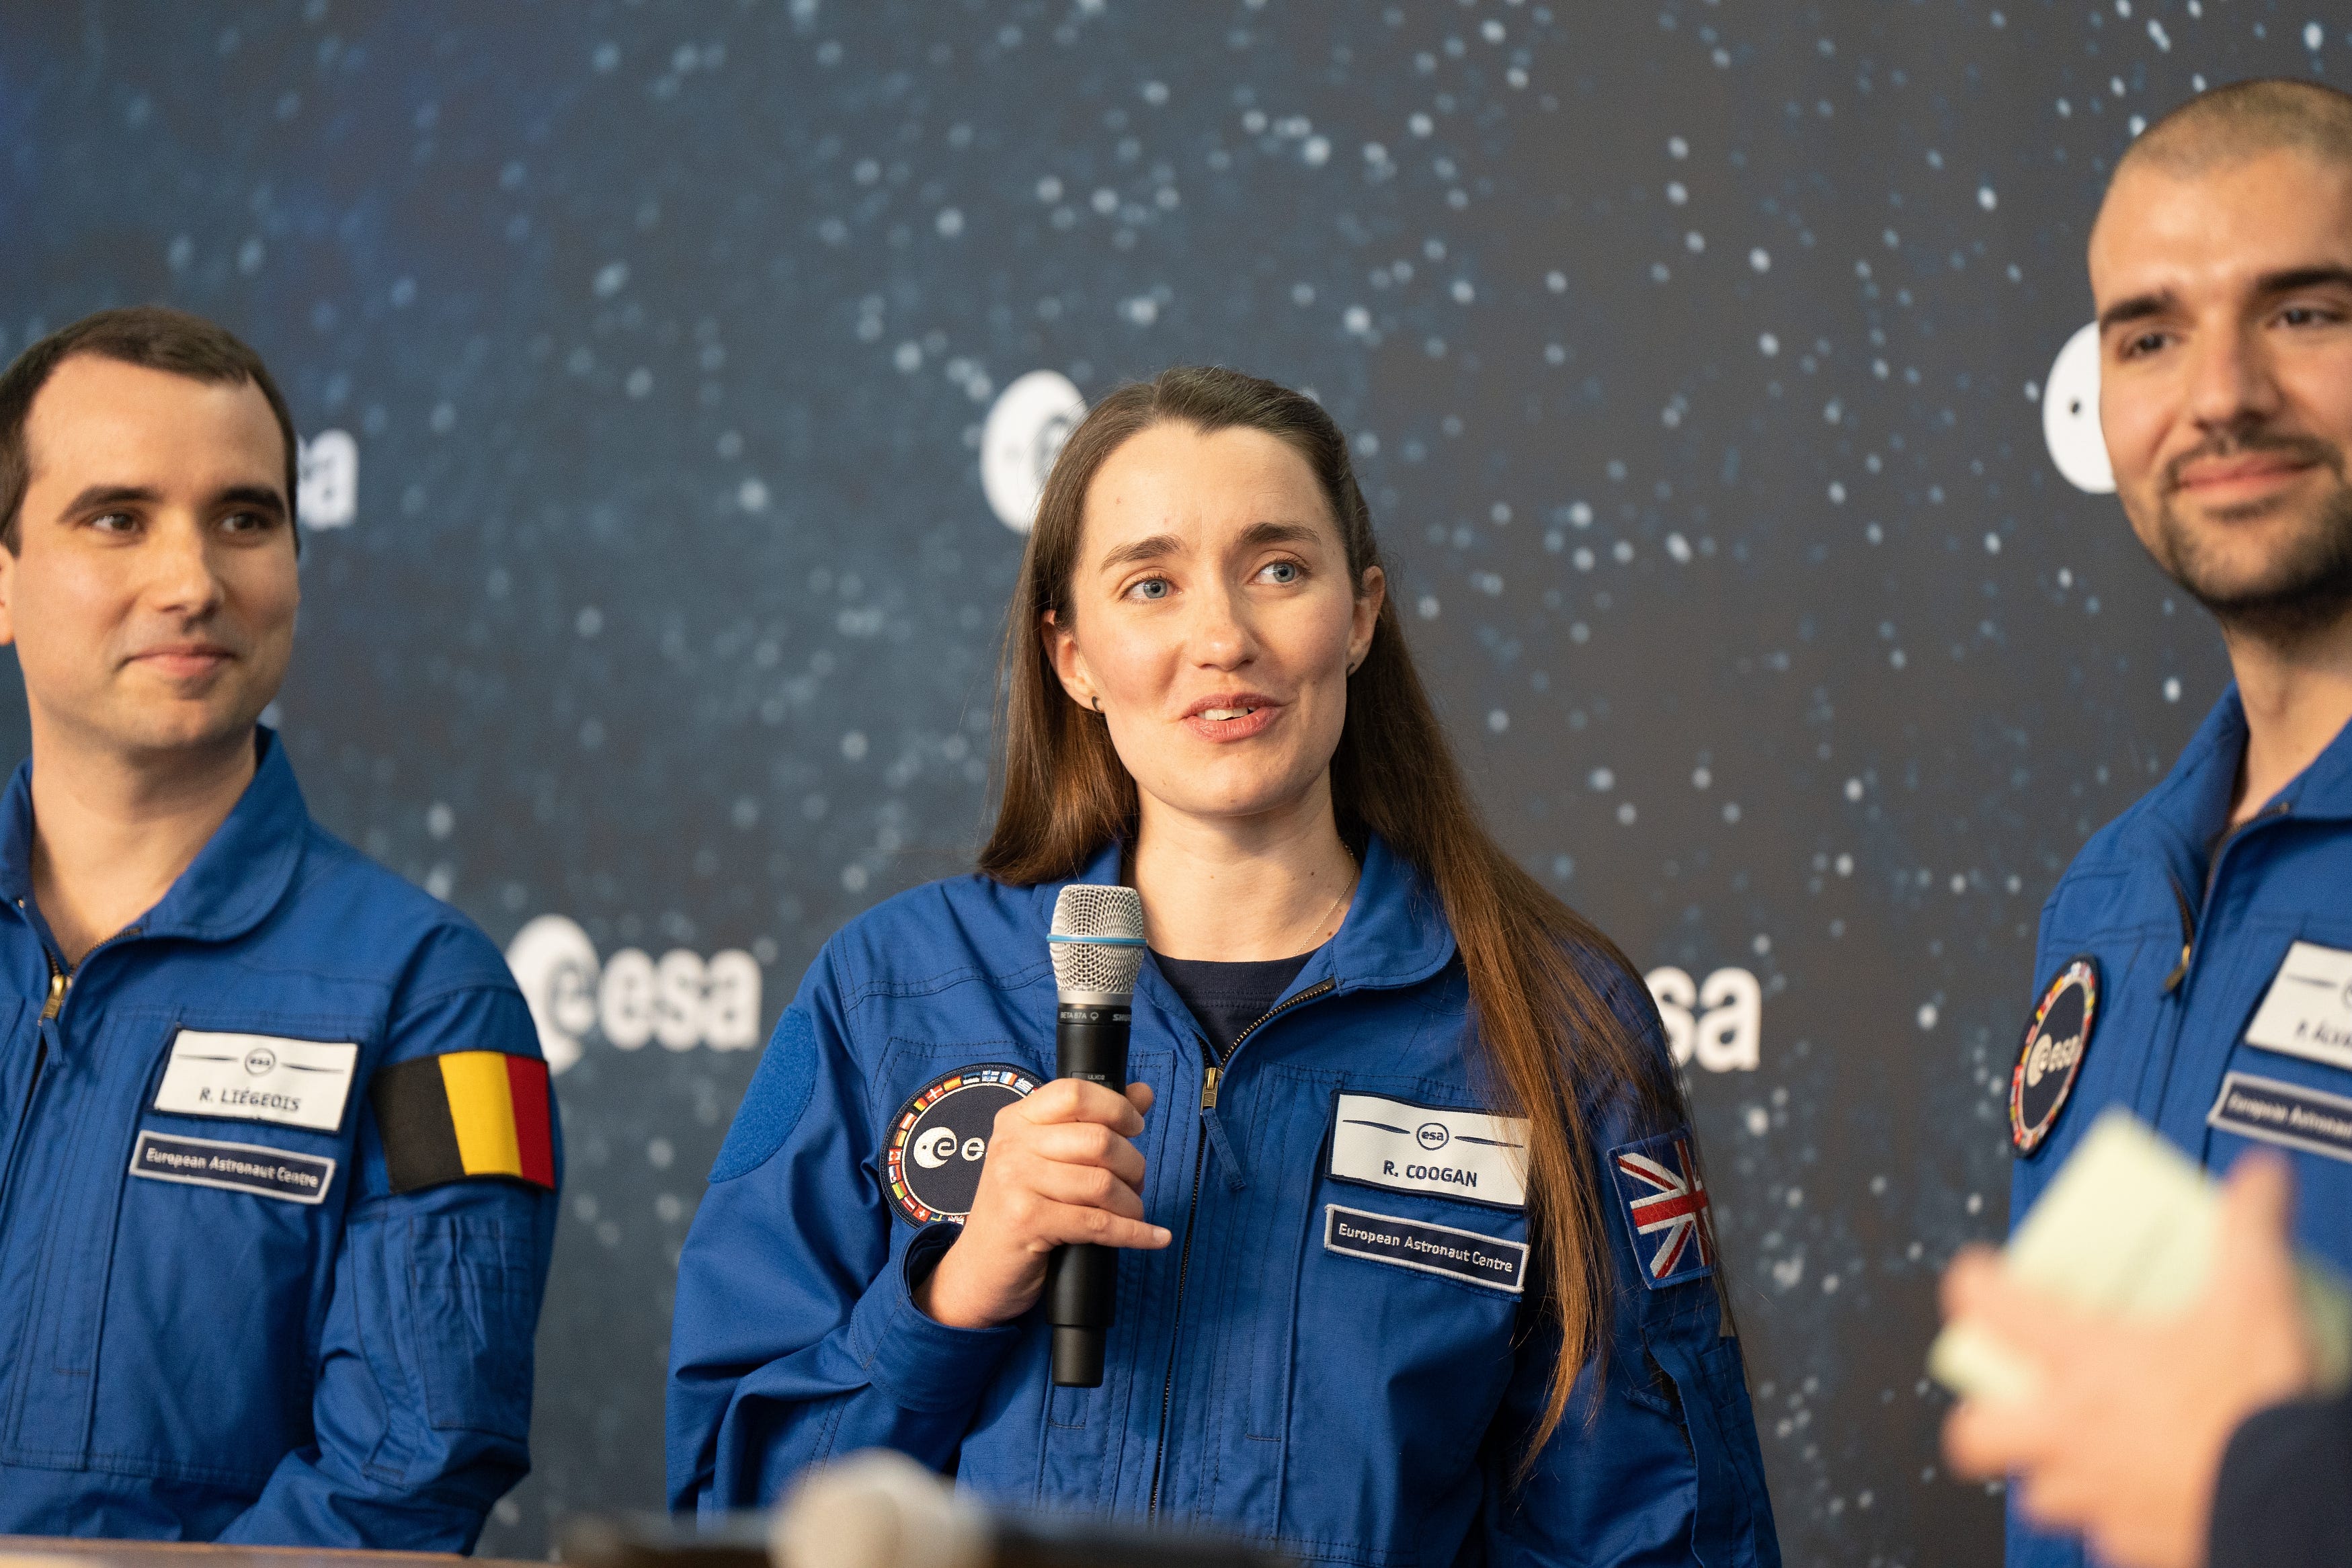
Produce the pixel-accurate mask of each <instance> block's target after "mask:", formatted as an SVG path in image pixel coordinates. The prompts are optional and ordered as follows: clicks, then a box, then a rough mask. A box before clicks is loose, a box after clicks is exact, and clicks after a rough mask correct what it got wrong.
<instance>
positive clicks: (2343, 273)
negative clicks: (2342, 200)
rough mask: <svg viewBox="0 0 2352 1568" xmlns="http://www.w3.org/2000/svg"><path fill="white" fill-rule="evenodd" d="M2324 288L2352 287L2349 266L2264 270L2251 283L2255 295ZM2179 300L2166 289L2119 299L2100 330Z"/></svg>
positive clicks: (2105, 312)
mask: <svg viewBox="0 0 2352 1568" xmlns="http://www.w3.org/2000/svg"><path fill="white" fill-rule="evenodd" d="M2326 287H2335V288H2352V267H2336V266H2332V265H2323V266H2319V267H2290V268H2288V269H2287V270H2286V271H2284V272H2271V273H2265V274H2263V276H2262V277H2259V278H2257V279H2256V280H2255V282H2254V293H2255V295H2256V296H2257V297H2260V298H2273V297H2275V296H2278V295H2281V294H2293V293H2294V292H2295V291H2296V290H2298V289H2304V288H2326ZM2179 302H2180V301H2179V297H2178V296H2176V295H2175V294H2174V293H2173V292H2172V291H2171V290H2170V289H2168V288H2167V289H2160V290H2158V292H2156V293H2153V294H2135V295H2133V296H2132V297H2131V298H2128V299H2118V300H2116V302H2115V303H2114V304H2113V305H2110V306H2108V307H2107V308H2105V310H2102V311H2101V312H2099V329H2100V330H2101V331H2103V332H2104V331H2105V330H2106V329H2108V328H2110V327H2116V326H2121V325H2122V324H2123V323H2125V322H2126V321H2142V320H2146V319H2147V318H2148V317H2150V316H2160V315H2162V314H2164V312H2166V311H2168V310H2170V309H2172V308H2175V307H2176V306H2178V305H2179Z"/></svg>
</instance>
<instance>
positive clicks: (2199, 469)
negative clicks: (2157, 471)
mask: <svg viewBox="0 0 2352 1568" xmlns="http://www.w3.org/2000/svg"><path fill="white" fill-rule="evenodd" d="M2339 464H2340V459H2339V458H2338V456H2337V455H2336V451H2335V449H2334V448H2332V447H2330V446H2328V445H2327V444H2326V443H2325V442H2319V441H2314V440H2311V439H2309V438H2307V437H2303V436H2294V435H2287V434H2284V433H2263V434H2257V435H2255V436H2253V437H2252V438H2247V437H2243V436H2240V437H2232V438H2230V439H2227V440H2217V441H2214V442H2211V443H2209V444H2207V445H2206V446H2205V447H2204V448H2202V449H2200V450H2199V451H2196V452H2191V453H2189V454H2188V455H2185V456H2182V457H2179V458H2176V459H2175V460H2174V461H2173V462H2172V464H2171V465H2170V466H2169V468H2168V471H2167V473H2166V476H2165V478H2166V481H2167V483H2166V486H2165V487H2166V488H2167V489H2168V490H2170V491H2172V492H2175V493H2177V494H2183V495H2189V496H2194V497H2200V498H2202V499H2208V500H2213V499H2221V498H2225V497H2231V496H2240V497H2252V496H2256V495H2260V494H2261V493H2263V492H2264V491H2268V490H2273V489H2277V488H2279V487H2281V486H2286V485H2291V484H2293V483H2294V482H2295V481H2296V480H2298V479H2300V478H2302V477H2303V476H2304V475H2305V474H2306V473H2308V472H2309V471H2310V470H2312V469H2314V468H2328V467H2337V466H2338V465H2339Z"/></svg>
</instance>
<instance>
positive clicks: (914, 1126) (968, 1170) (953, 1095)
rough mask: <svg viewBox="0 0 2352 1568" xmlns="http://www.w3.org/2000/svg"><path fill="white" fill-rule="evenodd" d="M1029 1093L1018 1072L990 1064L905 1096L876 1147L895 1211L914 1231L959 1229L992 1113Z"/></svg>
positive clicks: (975, 1191) (1024, 1075)
mask: <svg viewBox="0 0 2352 1568" xmlns="http://www.w3.org/2000/svg"><path fill="white" fill-rule="evenodd" d="M1036 1087H1037V1080H1036V1079H1035V1078H1034V1077H1033V1076H1032V1075H1031V1074H1030V1073H1029V1072H1028V1071H1025V1070H1024V1069H1022V1068H1018V1067H1013V1066H1008V1065H1007V1064H1005V1063H1003V1062H1001V1061H997V1062H984V1063H982V1064H980V1065H978V1066H974V1067H959V1068H957V1069H956V1070H955V1071H952V1072H943V1073H941V1074H940V1076H939V1077H937V1078H934V1079H932V1080H931V1081H930V1082H929V1083H926V1084H924V1085H923V1086H922V1087H921V1088H920V1089H918V1090H917V1091H915V1092H914V1093H913V1094H911V1095H909V1096H908V1100H907V1103H905V1104H904V1105H901V1106H899V1107H898V1114H897V1115H896V1116H893V1117H892V1118H891V1119H890V1136H889V1139H888V1140H887V1143H886V1144H885V1145H883V1149H882V1180H883V1183H884V1185H885V1186H888V1187H889V1189H890V1201H891V1203H892V1204H894V1205H895V1206H897V1207H898V1212H899V1213H900V1214H903V1215H905V1216H906V1217H907V1218H908V1219H909V1220H911V1221H913V1222H914V1223H915V1224H917V1225H929V1224H930V1223H931V1221H933V1220H935V1219H951V1220H953V1221H955V1222H956V1223H957V1224H959V1225H961V1224H962V1223H963V1220H964V1217H965V1216H966V1215H968V1214H970V1213H971V1200H972V1199H973V1198H974V1197H977V1196H978V1195H979V1192H980V1167H981V1162H982V1160H984V1159H985V1158H986V1157H987V1155H988V1140H989V1137H990V1135H991V1134H993V1133H994V1132H995V1130H996V1113H998V1112H999V1111H1002V1110H1003V1109H1004V1108H1005V1107H1006V1106H1007V1105H1010V1104H1012V1103H1013V1102H1014V1101H1016V1100H1021V1099H1024V1098H1026V1097H1027V1095H1028V1094H1029V1093H1030V1092H1031V1091H1032V1090H1034V1089H1035V1088H1036Z"/></svg>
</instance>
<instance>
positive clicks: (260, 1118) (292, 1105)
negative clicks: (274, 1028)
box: [155, 1029, 360, 1133]
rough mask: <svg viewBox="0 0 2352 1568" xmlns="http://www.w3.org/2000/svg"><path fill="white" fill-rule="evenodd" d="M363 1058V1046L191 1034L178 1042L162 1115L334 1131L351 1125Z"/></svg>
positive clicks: (166, 1077) (161, 1093)
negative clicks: (346, 1117)
mask: <svg viewBox="0 0 2352 1568" xmlns="http://www.w3.org/2000/svg"><path fill="white" fill-rule="evenodd" d="M359 1060H360V1048H359V1047H358V1046H356V1045H331V1044H325V1043H322V1042H320V1041H319V1040H280V1039H278V1037H277V1036H276V1035H268V1034H207V1033H205V1032H203V1031H201V1030H193V1029H184V1030H181V1031H180V1032H179V1034H178V1035H176V1036H175V1037H173V1040H172V1059H171V1061H167V1062H165V1063H164V1064H163V1082H162V1084H160V1085H159V1086H158V1087H157V1088H156V1090H155V1109H157V1110H158V1111H169V1112H171V1113H173V1114H174V1115H180V1116H225V1117H229V1118H233V1119H235V1120H236V1121H239V1122H278V1123H282V1124H285V1125H287V1126H289V1127H308V1128H310V1130H311V1131H313V1132H318V1133H331V1132H333V1131H334V1130H335V1129H336V1128H338V1127H340V1126H341V1125H342V1124H343V1102H344V1101H345V1100H347V1099H349V1098H350V1097H351V1092H352V1071H354V1070H355V1069H356V1068H357V1067H358V1065H359Z"/></svg>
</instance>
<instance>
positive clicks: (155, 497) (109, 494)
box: [65, 485, 286, 520]
mask: <svg viewBox="0 0 2352 1568" xmlns="http://www.w3.org/2000/svg"><path fill="white" fill-rule="evenodd" d="M162 499H163V492H162V491H160V490H157V489H155V488H153V487H152V486H146V485H92V486H89V488H88V489H86V490H84V491H83V492H82V493H81V494H80V495H79V496H76V497H74V498H73V499H72V500H71V501H69V502H68V503H67V504H66V508H65V514H66V515H67V516H72V515H74V514H77V513H80V512H94V511H98V510H100V509H102V508H104V507H127V506H135V505H152V504H154V503H155V502H158V501H161V500H162ZM212 504H213V505H214V506H215V507H251V508H253V509H254V510H255V511H257V512H268V514H269V515H270V516H271V517H277V518H279V519H281V520H282V519H283V518H284V517H285V516H286V498H285V497H282V496H280V495H279V494H278V492H277V491H276V490H275V489H272V488H270V487H269V486H266V485H231V486H229V487H228V488H226V489H225V490H222V491H219V492H218V493H216V494H215V496H214V497H212Z"/></svg>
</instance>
